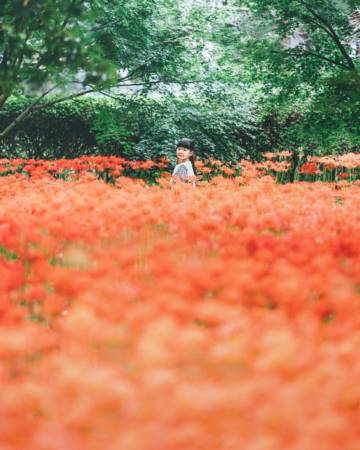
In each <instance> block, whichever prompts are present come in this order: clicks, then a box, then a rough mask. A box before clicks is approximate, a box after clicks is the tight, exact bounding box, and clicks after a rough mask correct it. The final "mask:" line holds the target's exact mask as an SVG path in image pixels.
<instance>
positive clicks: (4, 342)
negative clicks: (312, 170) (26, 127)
mask: <svg viewBox="0 0 360 450" xmlns="http://www.w3.org/2000/svg"><path fill="white" fill-rule="evenodd" d="M101 163H102V164H103V163H104V161H101ZM324 163H325V164H328V163H329V162H324ZM6 164H9V163H6ZM27 164H28V165H29V166H31V167H27V168H23V169H21V170H24V171H29V172H30V173H31V175H32V176H30V177H28V176H24V174H23V173H20V172H17V171H15V172H16V173H14V174H11V173H8V174H7V175H8V176H3V177H0V273H1V277H0V298H1V303H0V314H1V321H0V388H1V402H0V448H1V450H15V449H16V450H34V449H37V450H83V449H86V450H98V449H103V448H105V449H107V450H122V449H126V450H159V449H166V450H177V449H178V450H190V449H191V450H203V449H207V450H211V449H214V450H223V449H224V450H225V449H226V450H228V449H229V450H230V449H231V450H232V449H234V450H239V449H246V450H282V449H283V450H304V449H309V450H310V449H315V448H316V449H319V450H321V449H324V450H325V449H326V450H332V449H334V450H338V449H340V448H341V449H347V450H350V449H351V450H352V449H354V450H355V449H357V448H358V445H359V444H358V442H359V438H360V430H359V426H358V423H359V417H360V416H359V414H360V390H359V386H358V384H359V382H358V380H359V377H360V357H359V354H358V348H359V345H360V247H359V242H360V190H359V186H358V185H357V184H356V183H349V182H348V181H339V182H338V183H323V182H319V181H318V182H313V183H292V184H277V183H276V182H275V180H274V178H272V177H270V176H268V175H265V176H261V177H258V175H259V174H258V170H259V168H258V167H254V166H251V165H250V163H249V165H248V166H244V168H243V171H242V172H241V173H239V174H236V173H235V174H231V175H232V177H228V178H226V177H225V178H224V177H222V176H220V175H218V176H214V177H213V178H211V179H210V181H206V182H203V183H201V184H200V188H198V189H192V188H191V187H190V186H187V185H185V184H184V185H181V184H179V185H176V187H173V188H169V186H168V184H169V182H168V180H167V179H166V178H163V179H161V178H160V184H159V186H148V185H147V184H146V183H145V182H144V181H143V180H133V179H130V178H128V177H121V176H119V177H118V178H117V181H115V182H114V183H113V184H112V183H106V182H105V181H103V180H101V179H99V178H98V175H97V174H96V173H91V172H89V171H81V170H80V171H78V172H79V173H77V172H74V173H75V174H76V176H74V180H73V181H71V182H69V181H65V180H63V179H62V178H61V177H60V178H58V179H56V177H55V178H54V177H53V175H52V174H51V173H50V172H51V170H50V169H53V170H55V171H57V170H58V169H59V164H61V163H60V162H59V161H58V162H56V161H55V162H48V163H47V164H48V166H47V168H46V170H42V168H41V167H42V166H41V165H40V164H37V163H36V162H33V163H31V162H28V163H27ZM66 164H67V163H66ZM99 164H100V163H99ZM164 164H165V162H164ZM220 164H221V163H220ZM214 166H216V164H214ZM3 167H5V165H4V166H3ZM103 168H104V169H105V167H103ZM67 169H69V168H67ZM116 169H117V168H116V167H115V166H114V168H113V170H116ZM118 169H119V168H118ZM64 170H65V169H64ZM144 170H149V169H147V168H144ZM234 170H235V169H234ZM119 171H120V172H121V171H122V169H119ZM49 173H50V174H49ZM70 174H71V172H70ZM67 179H68V178H67ZM164 188H165V189H164Z"/></svg>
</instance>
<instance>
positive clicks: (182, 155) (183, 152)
mask: <svg viewBox="0 0 360 450" xmlns="http://www.w3.org/2000/svg"><path fill="white" fill-rule="evenodd" d="M192 154H193V152H192V150H189V149H188V148H184V147H178V148H177V149H176V156H177V158H178V160H179V161H187V160H188V159H189V158H190V156H192Z"/></svg>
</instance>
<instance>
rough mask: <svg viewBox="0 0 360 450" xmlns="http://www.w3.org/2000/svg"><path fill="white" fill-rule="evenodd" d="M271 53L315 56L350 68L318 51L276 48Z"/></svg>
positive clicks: (344, 67)
mask: <svg viewBox="0 0 360 450" xmlns="http://www.w3.org/2000/svg"><path fill="white" fill-rule="evenodd" d="M271 53H277V54H281V55H283V54H284V53H287V54H288V55H289V56H293V57H295V58H297V57H300V58H301V57H307V56H314V57H315V58H319V59H322V60H323V61H326V62H329V63H331V64H334V65H335V66H338V67H341V68H343V69H348V66H346V65H345V64H342V63H341V62H340V61H336V60H334V59H331V58H328V57H326V56H323V55H320V54H318V53H315V52H311V51H308V50H306V51H304V52H296V51H293V50H291V51H287V52H286V51H276V50H272V51H271Z"/></svg>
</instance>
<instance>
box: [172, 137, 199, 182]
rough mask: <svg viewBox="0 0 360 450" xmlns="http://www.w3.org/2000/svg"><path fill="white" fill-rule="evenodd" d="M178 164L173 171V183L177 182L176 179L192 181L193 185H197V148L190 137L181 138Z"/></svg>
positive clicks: (177, 149) (178, 144) (177, 148)
mask: <svg viewBox="0 0 360 450" xmlns="http://www.w3.org/2000/svg"><path fill="white" fill-rule="evenodd" d="M176 156H177V164H176V166H175V169H174V171H173V173H172V179H171V183H172V184H173V183H175V182H176V181H175V180H176V179H178V180H180V181H182V182H184V183H188V182H190V181H192V185H193V187H195V186H196V183H195V176H196V175H197V173H196V167H195V160H194V157H195V149H194V144H193V142H192V141H191V140H190V139H181V140H180V141H179V142H178V143H177V145H176Z"/></svg>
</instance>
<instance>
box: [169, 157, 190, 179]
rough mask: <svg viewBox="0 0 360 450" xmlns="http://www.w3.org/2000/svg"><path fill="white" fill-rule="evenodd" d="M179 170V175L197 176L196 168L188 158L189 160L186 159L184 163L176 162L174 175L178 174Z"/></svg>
mask: <svg viewBox="0 0 360 450" xmlns="http://www.w3.org/2000/svg"><path fill="white" fill-rule="evenodd" d="M185 169H186V170H185ZM177 172H178V175H179V176H180V177H181V178H183V177H184V176H185V177H193V176H195V173H194V169H193V166H192V164H191V161H190V160H187V161H185V162H183V163H180V164H176V166H175V169H174V171H173V176H174V175H176V174H177Z"/></svg>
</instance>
